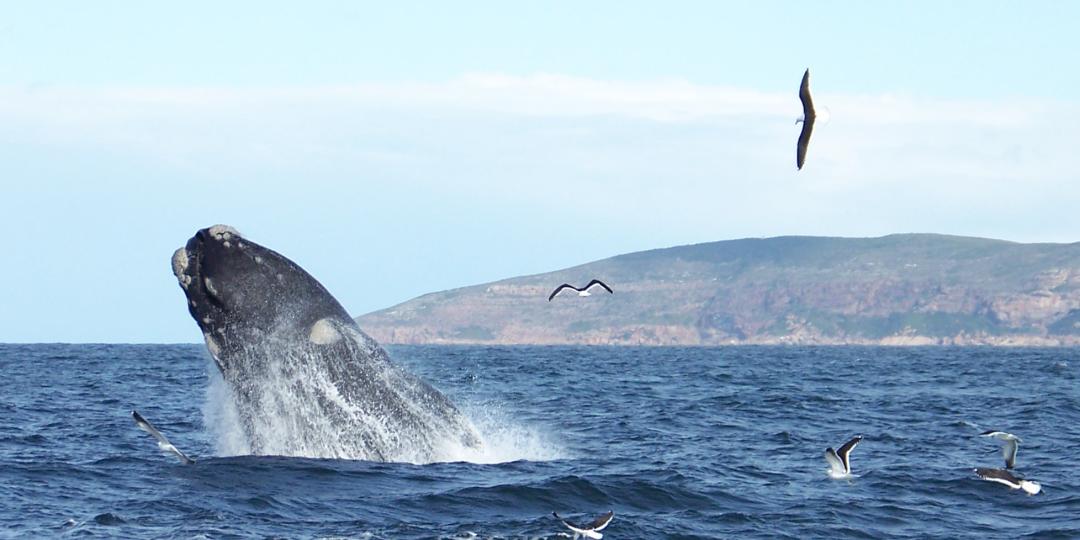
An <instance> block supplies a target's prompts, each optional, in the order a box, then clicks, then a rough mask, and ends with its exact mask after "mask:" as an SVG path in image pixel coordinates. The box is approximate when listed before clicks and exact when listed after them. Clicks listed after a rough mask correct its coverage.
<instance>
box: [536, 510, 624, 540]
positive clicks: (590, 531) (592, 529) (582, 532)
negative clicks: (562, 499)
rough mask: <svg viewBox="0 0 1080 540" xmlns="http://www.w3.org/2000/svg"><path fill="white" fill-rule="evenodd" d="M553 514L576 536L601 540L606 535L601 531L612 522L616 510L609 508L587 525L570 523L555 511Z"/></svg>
mask: <svg viewBox="0 0 1080 540" xmlns="http://www.w3.org/2000/svg"><path fill="white" fill-rule="evenodd" d="M551 515H553V516H555V519H557V520H559V521H561V522H562V524H563V525H566V528H568V529H570V530H571V531H573V532H574V538H578V537H579V536H584V537H586V538H592V539H593V540H600V539H601V538H603V537H604V535H602V534H600V531H602V530H604V527H607V526H608V524H610V523H611V519H612V518H614V517H615V511H614V510H609V511H608V512H607V513H606V514H604V515H602V516H600V517H598V518H596V519H594V520H593V521H592V523H589V524H587V525H577V524H575V523H570V522H569V521H566V520H565V519H563V518H561V517H559V514H557V513H555V512H552V513H551Z"/></svg>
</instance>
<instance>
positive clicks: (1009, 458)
mask: <svg viewBox="0 0 1080 540" xmlns="http://www.w3.org/2000/svg"><path fill="white" fill-rule="evenodd" d="M980 436H981V437H993V438H995V439H998V440H1000V441H1003V442H1004V443H1005V445H1004V446H1002V447H1001V453H1002V455H1004V456H1005V468H1006V469H1011V468H1013V467H1015V466H1016V451H1017V450H1018V449H1019V447H1020V443H1021V442H1023V441H1021V440H1020V437H1017V436H1016V435H1013V434H1012V433H1005V432H1004V431H994V430H990V431H984V432H983V433H981V434H980Z"/></svg>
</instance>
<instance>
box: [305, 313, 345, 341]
mask: <svg viewBox="0 0 1080 540" xmlns="http://www.w3.org/2000/svg"><path fill="white" fill-rule="evenodd" d="M308 340H310V341H311V342H312V343H314V344H316V345H329V344H331V343H335V342H337V341H340V340H341V332H338V330H337V328H335V327H334V323H332V322H330V320H329V319H319V320H318V321H315V324H313V325H311V332H310V333H308Z"/></svg>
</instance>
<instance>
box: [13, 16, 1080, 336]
mask: <svg viewBox="0 0 1080 540" xmlns="http://www.w3.org/2000/svg"><path fill="white" fill-rule="evenodd" d="M305 4H306V5H304V6H300V5H299V4H292V3H290V4H282V5H275V4H274V3H272V2H250V3H242V2H229V3H218V2H214V3H211V2H187V3H182V4H175V3H174V4H159V3H145V2H93V3H74V2H72V3H63V4H61V3H54V4H49V5H44V4H42V3H38V4H31V3H25V5H24V4H11V5H7V6H5V7H0V164H2V165H3V166H2V168H0V186H2V192H0V193H2V196H0V226H2V227H3V230H4V231H5V239H4V242H5V250H4V258H3V260H2V262H0V293H2V296H3V301H2V302H0V341H17V342H37V341H109V342H131V341H137V342H148V341H149V342H156V341H169V342H172V341H185V342H195V341H199V340H200V336H199V333H198V331H197V329H196V327H195V324H194V322H192V321H191V320H190V318H189V316H188V315H187V312H186V309H185V306H184V300H183V295H182V293H181V291H180V289H179V287H178V286H177V285H176V283H175V280H174V279H173V277H172V275H171V273H170V271H169V263H168V261H169V256H170V255H171V253H172V251H173V249H175V248H176V247H178V246H180V245H182V244H183V243H184V242H185V241H186V239H187V238H188V237H189V236H190V235H191V234H192V233H193V232H194V231H195V230H196V229H197V228H200V227H205V226H208V225H211V224H214V223H219V222H223V223H228V224H231V225H233V226H235V227H236V228H238V229H239V230H240V231H241V232H242V233H245V234H247V235H248V236H250V237H251V238H252V239H253V240H255V241H257V242H260V243H262V244H264V245H267V246H269V247H271V248H273V249H276V250H278V251H280V252H282V253H284V254H285V255H286V256H288V257H290V258H292V259H294V260H296V261H297V262H299V263H300V264H301V265H303V266H304V267H306V268H307V269H308V270H309V271H310V272H312V274H314V275H315V276H316V277H317V278H318V279H320V280H321V281H322V282H323V283H324V284H325V285H327V287H328V288H329V289H330V290H331V292H333V293H335V295H336V296H337V297H338V299H339V300H341V301H342V303H343V304H344V305H345V307H346V308H347V309H349V310H350V311H351V312H353V313H355V314H361V313H364V312H367V311H371V310H375V309H379V308H383V307H387V306H390V305H393V304H395V303H398V302H401V301H404V300H407V299H409V298H411V297H414V296H416V295H419V294H422V293H425V292H430V291H435V290H441V289H445V288H449V287H457V286H465V285H471V284H475V283H480V282H485V281H490V280H495V279H499V278H503V277H510V276H514V275H520V274H527V273H537V272H544V271H549V270H553V269H557V268H561V267H566V266H570V265H574V264H579V263H583V262H587V261H590V260H595V259H599V258H603V257H607V256H610V255H615V254H618V253H623V252H627V251H633V250H640V249H650V248H655V247H663V246H670V245H678V244H686V243H693V242H704V241H712V240H721V239H728V238H737V237H745V236H773V235H779V234H822V235H839V236H876V235H881V234H888V233H893V232H912V231H926V232H942V233H951V234H966V235H978V236H990V237H997V238H1005V239H1011V240H1019V241H1058V242H1062V241H1076V240H1080V238H1078V235H1077V232H1076V231H1078V230H1080V212H1077V211H1076V208H1078V207H1080V185H1078V182H1077V175H1076V174H1075V172H1073V171H1074V170H1075V166H1074V165H1073V163H1072V158H1073V155H1074V154H1075V150H1074V149H1075V147H1076V146H1077V143H1078V142H1080V128H1078V127H1077V126H1078V125H1080V124H1078V121H1080V91H1078V88H1080V80H1078V78H1080V76H1078V75H1077V73H1078V71H1077V70H1075V69H1074V68H1073V64H1074V63H1075V61H1074V56H1075V54H1076V51H1077V50H1080V46H1078V45H1080V40H1078V39H1077V38H1076V37H1075V36H1076V32H1075V29H1074V28H1073V26H1074V25H1075V21H1076V20H1080V7H1078V5H1077V4H1074V3H1065V2H1055V3H1029V4H1015V3H1013V4H1006V3H1004V2H1001V3H991V2H924V3H904V4H891V5H879V4H877V3H866V2H828V3H819V2H814V3H807V2H798V3H796V2H772V3H766V2H761V3H753V4H752V5H744V4H743V3H732V4H725V3H720V2H666V3H662V4H657V3H640V4H635V3H630V2H545V3H540V2H532V3H528V4H525V3H521V4H520V5H515V4H512V3H508V2H470V3H467V4H466V5H465V6H461V5H453V4H456V3H449V2H445V3H436V2H431V3H407V2H372V3H360V2H334V3H330V2H309V3H305ZM807 4H810V5H809V6H808V5H807ZM808 8H809V9H808ZM808 66H809V67H811V69H812V73H813V84H814V89H815V93H816V95H817V96H818V101H819V103H821V104H822V105H824V106H827V107H828V108H829V110H830V112H831V115H832V119H831V120H830V121H829V123H828V124H823V125H819V128H818V130H817V131H816V132H815V138H814V141H813V143H812V145H811V150H810V157H809V159H808V164H807V168H806V169H805V170H804V171H802V172H796V170H795V167H794V164H793V162H794V141H795V137H796V136H797V133H798V127H797V126H795V125H794V119H795V118H796V117H797V116H798V114H799V106H798V100H797V96H796V89H797V87H798V82H799V78H800V76H801V74H802V70H803V69H805V68H806V67H808ZM571 194H576V195H577V196H572V195H571ZM563 235H565V236H573V237H579V238H581V239H582V241H580V242H567V241H564V240H561V239H560V236H563Z"/></svg>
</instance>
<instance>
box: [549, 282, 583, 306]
mask: <svg viewBox="0 0 1080 540" xmlns="http://www.w3.org/2000/svg"><path fill="white" fill-rule="evenodd" d="M564 289H574V290H575V291H576V290H578V288H577V287H575V286H573V285H571V284H569V283H563V284H562V285H559V286H558V287H555V290H554V291H551V296H548V302H550V301H551V299H552V298H555V297H556V296H558V294H559V293H561V292H563V290H564Z"/></svg>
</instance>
